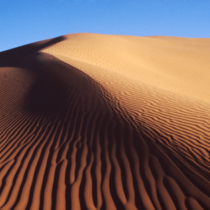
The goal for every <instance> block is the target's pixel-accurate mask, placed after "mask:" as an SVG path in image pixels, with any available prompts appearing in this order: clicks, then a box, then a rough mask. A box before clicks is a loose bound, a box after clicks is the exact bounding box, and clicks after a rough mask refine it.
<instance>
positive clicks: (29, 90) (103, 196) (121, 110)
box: [0, 33, 210, 210]
mask: <svg viewBox="0 0 210 210" xmlns="http://www.w3.org/2000/svg"><path fill="white" fill-rule="evenodd" d="M0 167H1V172H0V190H1V191H0V193H1V194H0V209H2V210H9V209H15V210H24V209H26V210H29V209H32V210H36V209H43V210H48V209H53V210H55V209H56V210H63V209H73V210H74V209H82V210H83V209H93V210H94V209H107V210H114V209H120V210H121V209H126V210H134V209H147V210H156V209H157V210H162V209H164V210H175V209H183V210H186V209H191V210H200V209H207V210H210V39H204V38H203V39H199V38H176V37H134V36H121V35H100V34H88V33H87V34H86V33H84V34H82V33H81V34H70V35H66V36H62V37H58V38H55V39H50V40H45V41H41V42H37V43H32V44H29V45H25V46H21V47H18V48H14V49H11V50H8V51H4V52H1V53H0Z"/></svg>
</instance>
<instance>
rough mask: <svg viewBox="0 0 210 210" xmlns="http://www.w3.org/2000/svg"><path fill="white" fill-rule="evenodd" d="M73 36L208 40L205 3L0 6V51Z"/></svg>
mask: <svg viewBox="0 0 210 210" xmlns="http://www.w3.org/2000/svg"><path fill="white" fill-rule="evenodd" d="M78 32H91V33H101V34H123V35H135V36H156V35H164V36H181V37H207V38H210V0H0V51H4V50H7V49H10V48H14V47H17V46H21V45H24V44H28V43H31V42H35V41H40V40H44V39H48V38H54V37H57V36H60V35H65V34H70V33H78Z"/></svg>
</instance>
